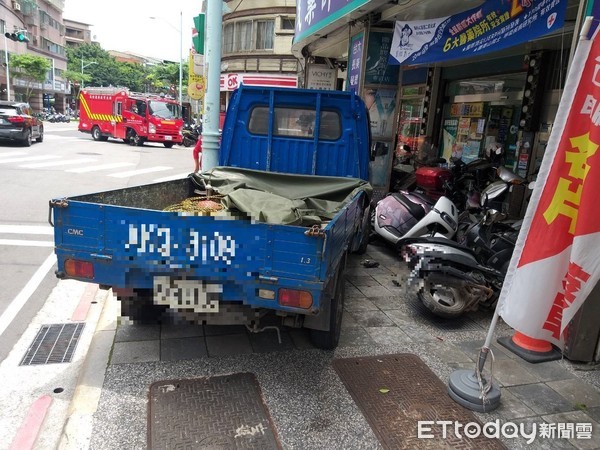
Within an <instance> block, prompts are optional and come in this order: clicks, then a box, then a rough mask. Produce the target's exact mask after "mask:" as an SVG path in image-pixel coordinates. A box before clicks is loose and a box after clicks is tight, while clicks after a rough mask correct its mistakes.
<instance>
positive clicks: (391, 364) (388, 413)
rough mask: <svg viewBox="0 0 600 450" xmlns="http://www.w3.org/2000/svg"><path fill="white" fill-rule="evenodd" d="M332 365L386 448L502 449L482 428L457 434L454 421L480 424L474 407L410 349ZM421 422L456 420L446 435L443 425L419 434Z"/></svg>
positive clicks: (337, 360)
mask: <svg viewBox="0 0 600 450" xmlns="http://www.w3.org/2000/svg"><path fill="white" fill-rule="evenodd" d="M333 367H334V369H335V370H336V372H337V373H338V375H339V377H340V378H341V380H342V382H343V383H344V385H345V386H346V389H348V392H349V393H350V395H351V396H352V398H353V399H354V401H355V403H356V404H357V405H358V407H359V408H360V410H361V412H362V413H363V415H364V416H365V418H366V419H367V422H368V423H369V425H370V426H371V428H372V430H373V432H374V433H375V435H376V436H377V438H378V439H379V441H380V442H381V445H382V446H383V447H384V448H388V449H441V448H448V449H470V448H473V449H482V450H483V449H503V448H505V447H504V445H503V444H502V442H500V441H499V440H497V439H489V438H486V437H485V436H483V434H482V433H480V436H479V437H476V438H472V439H469V438H467V437H466V436H465V435H464V433H462V434H461V433H460V430H459V434H461V437H459V436H458V435H457V434H456V433H455V431H454V423H455V422H456V423H459V424H462V426H464V425H467V424H469V423H471V422H474V423H477V424H479V426H480V427H481V423H480V422H479V421H478V420H477V419H476V418H475V416H474V415H473V413H471V411H468V410H467V409H465V408H463V407H462V406H460V405H458V404H457V403H455V402H454V401H453V400H452V399H451V398H450V397H449V396H448V393H447V391H448V389H447V387H446V386H445V385H444V384H443V383H442V382H441V381H440V379H439V378H438V377H437V376H436V375H435V374H434V373H433V372H432V371H431V369H429V367H427V365H426V364H425V363H424V362H423V361H421V359H420V358H419V357H418V356H416V355H412V354H397V355H381V356H370V357H362V358H347V359H336V360H334V361H333ZM419 421H433V422H437V421H452V425H451V426H448V427H447V429H446V431H447V433H446V436H445V437H444V435H443V427H442V426H441V425H436V424H424V425H423V427H425V426H426V427H428V428H429V430H427V429H425V428H422V433H421V434H422V435H423V434H427V435H433V437H432V438H427V439H425V438H419V428H418V422H419Z"/></svg>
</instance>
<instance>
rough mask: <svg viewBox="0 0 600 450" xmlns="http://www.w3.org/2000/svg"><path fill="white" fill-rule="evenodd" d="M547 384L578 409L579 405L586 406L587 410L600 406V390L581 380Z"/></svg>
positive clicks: (573, 379)
mask: <svg viewBox="0 0 600 450" xmlns="http://www.w3.org/2000/svg"><path fill="white" fill-rule="evenodd" d="M546 384H547V385H548V386H550V387H551V388H552V389H554V390H555V391H556V392H558V393H559V394H560V395H562V396H563V397H564V398H566V399H567V400H569V401H570V402H571V403H572V404H573V405H574V406H576V407H578V406H579V405H581V406H584V405H585V407H587V408H592V407H594V406H600V392H598V389H596V388H595V387H594V386H592V385H590V384H588V383H586V382H585V381H582V380H580V379H579V378H572V379H570V380H560V381H550V382H548V383H546Z"/></svg>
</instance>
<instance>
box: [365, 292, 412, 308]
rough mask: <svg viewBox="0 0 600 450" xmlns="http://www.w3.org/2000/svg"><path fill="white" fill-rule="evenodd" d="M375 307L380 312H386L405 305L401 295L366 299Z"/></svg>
mask: <svg viewBox="0 0 600 450" xmlns="http://www.w3.org/2000/svg"><path fill="white" fill-rule="evenodd" d="M368 298H369V300H371V302H373V304H374V305H375V306H377V307H378V308H379V309H381V310H382V311H388V310H390V309H398V308H399V307H400V305H402V304H404V303H406V300H405V299H404V297H403V296H402V295H392V296H387V297H368Z"/></svg>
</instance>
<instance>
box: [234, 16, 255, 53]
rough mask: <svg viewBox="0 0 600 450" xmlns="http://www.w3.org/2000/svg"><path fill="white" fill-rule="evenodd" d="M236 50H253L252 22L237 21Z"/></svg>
mask: <svg viewBox="0 0 600 450" xmlns="http://www.w3.org/2000/svg"><path fill="white" fill-rule="evenodd" d="M233 50H234V51H244V50H252V22H251V21H248V22H237V23H236V24H235V40H234V44H233Z"/></svg>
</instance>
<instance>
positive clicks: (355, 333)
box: [338, 327, 375, 347]
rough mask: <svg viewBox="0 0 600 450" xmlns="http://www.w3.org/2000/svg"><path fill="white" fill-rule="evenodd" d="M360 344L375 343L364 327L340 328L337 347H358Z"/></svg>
mask: <svg viewBox="0 0 600 450" xmlns="http://www.w3.org/2000/svg"><path fill="white" fill-rule="evenodd" d="M361 345H375V341H374V340H373V339H372V338H371V336H370V335H369V333H367V331H366V330H365V329H364V328H362V327H359V328H345V329H342V334H341V335H340V342H339V344H338V347H358V346H361Z"/></svg>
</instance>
